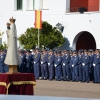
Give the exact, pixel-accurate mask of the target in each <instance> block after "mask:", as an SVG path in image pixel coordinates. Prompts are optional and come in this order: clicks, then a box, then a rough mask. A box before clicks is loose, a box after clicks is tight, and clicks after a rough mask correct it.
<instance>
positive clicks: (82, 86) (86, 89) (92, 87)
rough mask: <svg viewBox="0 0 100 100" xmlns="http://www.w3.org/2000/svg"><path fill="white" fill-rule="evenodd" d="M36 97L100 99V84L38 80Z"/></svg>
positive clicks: (35, 89)
mask: <svg viewBox="0 0 100 100" xmlns="http://www.w3.org/2000/svg"><path fill="white" fill-rule="evenodd" d="M36 84H37V85H36V86H35V88H34V95H36V96H57V97H59V96H60V97H76V98H98V99H99V98H100V84H94V83H92V82H90V83H81V82H66V81H55V80H53V81H49V80H36Z"/></svg>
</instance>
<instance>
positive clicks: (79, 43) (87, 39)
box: [72, 31, 96, 50]
mask: <svg viewBox="0 0 100 100" xmlns="http://www.w3.org/2000/svg"><path fill="white" fill-rule="evenodd" d="M72 47H73V49H74V50H79V49H96V41H95V38H94V37H93V35H92V34H91V33H90V32H87V31H82V32H80V33H78V34H77V35H76V36H75V38H74V40H73V45H72Z"/></svg>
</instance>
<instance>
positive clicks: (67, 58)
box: [62, 55, 70, 65]
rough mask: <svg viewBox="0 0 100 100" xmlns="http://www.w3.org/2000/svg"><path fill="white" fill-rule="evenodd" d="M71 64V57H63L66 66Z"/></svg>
mask: <svg viewBox="0 0 100 100" xmlns="http://www.w3.org/2000/svg"><path fill="white" fill-rule="evenodd" d="M69 62H70V56H69V55H64V56H63V57H62V63H64V64H65V65H67V64H69Z"/></svg>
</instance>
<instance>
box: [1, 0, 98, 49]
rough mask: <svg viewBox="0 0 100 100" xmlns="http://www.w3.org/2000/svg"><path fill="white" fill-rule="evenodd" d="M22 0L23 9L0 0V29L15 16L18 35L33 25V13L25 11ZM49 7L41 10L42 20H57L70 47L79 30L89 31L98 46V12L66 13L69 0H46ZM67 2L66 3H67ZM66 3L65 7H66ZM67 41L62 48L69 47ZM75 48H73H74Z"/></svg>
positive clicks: (54, 22) (37, 4)
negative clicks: (16, 9) (17, 8)
mask: <svg viewBox="0 0 100 100" xmlns="http://www.w3.org/2000/svg"><path fill="white" fill-rule="evenodd" d="M23 1H24V6H23V11H14V0H9V2H8V0H0V30H1V31H4V32H6V23H7V22H8V21H9V18H10V17H12V16H14V18H16V26H17V34H18V36H19V35H20V34H22V33H24V32H25V31H26V29H27V28H29V27H34V20H35V18H34V17H35V15H34V14H35V13H34V11H27V6H26V1H27V0H23ZM35 2H36V5H35V9H38V8H39V0H35ZM48 2H49V9H48V10H42V11H43V15H42V18H43V21H48V22H49V23H50V24H52V25H53V26H55V25H56V24H57V23H58V22H59V23H61V24H63V25H64V32H63V36H65V37H67V38H68V41H69V44H70V47H72V46H73V40H74V38H75V36H76V35H77V34H78V33H79V32H81V31H88V32H90V33H91V34H92V35H93V36H94V38H95V40H96V44H97V48H100V44H99V40H100V38H99V33H100V12H92V13H88V12H87V13H84V14H80V13H78V12H77V13H66V8H69V7H70V2H69V0H48ZM67 2H68V3H67ZM66 4H67V7H66ZM5 6H6V7H5ZM5 40H6V34H5V35H4V36H3V41H5ZM69 44H68V42H66V43H65V44H64V46H62V48H65V47H66V48H69V47H68V46H67V45H69ZM74 49H75V48H74Z"/></svg>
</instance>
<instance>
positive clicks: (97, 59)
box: [93, 55, 100, 65]
mask: <svg viewBox="0 0 100 100" xmlns="http://www.w3.org/2000/svg"><path fill="white" fill-rule="evenodd" d="M93 63H94V64H96V65H98V64H100V55H95V56H94V60H93Z"/></svg>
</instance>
